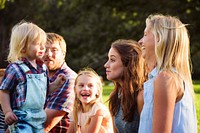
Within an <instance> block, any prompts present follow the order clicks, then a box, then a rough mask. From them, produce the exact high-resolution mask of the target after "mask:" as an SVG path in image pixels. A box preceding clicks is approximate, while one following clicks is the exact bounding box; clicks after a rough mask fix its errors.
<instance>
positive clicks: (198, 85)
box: [103, 81, 200, 133]
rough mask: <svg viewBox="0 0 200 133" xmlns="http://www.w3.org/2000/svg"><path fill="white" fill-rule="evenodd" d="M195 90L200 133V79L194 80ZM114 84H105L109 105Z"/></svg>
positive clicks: (106, 98) (104, 99) (104, 89)
mask: <svg viewBox="0 0 200 133" xmlns="http://www.w3.org/2000/svg"><path fill="white" fill-rule="evenodd" d="M193 83H194V91H195V106H196V113H197V124H198V133H200V81H194V82H193ZM113 88H114V87H113V86H112V85H109V83H106V85H104V86H103V101H104V102H105V104H106V105H107V106H108V102H106V101H107V100H108V98H109V95H110V93H111V91H112V90H113Z"/></svg>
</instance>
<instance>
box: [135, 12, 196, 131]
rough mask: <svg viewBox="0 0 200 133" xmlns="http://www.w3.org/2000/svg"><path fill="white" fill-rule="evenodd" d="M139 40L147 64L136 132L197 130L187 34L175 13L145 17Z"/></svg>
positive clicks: (184, 26) (184, 25)
mask: <svg viewBox="0 0 200 133" xmlns="http://www.w3.org/2000/svg"><path fill="white" fill-rule="evenodd" d="M139 43H140V44H141V45H142V49H143V51H142V53H143V57H144V58H145V60H146V62H147V65H148V68H149V70H150V71H151V72H150V74H149V80H148V81H147V82H145V83H144V106H143V110H142V113H141V117H140V126H139V133H152V132H153V133H161V132H162V133H197V121H196V112H195V107H194V100H193V98H192V95H193V93H194V91H193V86H192V79H191V71H190V47H189V45H190V44H189V35H188V31H187V29H186V24H183V23H182V22H181V21H180V20H179V19H178V18H177V17H173V16H167V15H166V16H165V15H162V14H156V15H150V16H148V17H147V19H146V28H145V30H144V36H143V37H142V38H141V39H140V41H139Z"/></svg>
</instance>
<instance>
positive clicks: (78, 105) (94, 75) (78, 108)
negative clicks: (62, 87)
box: [73, 67, 103, 123]
mask: <svg viewBox="0 0 200 133" xmlns="http://www.w3.org/2000/svg"><path fill="white" fill-rule="evenodd" d="M81 75H86V76H88V77H91V78H94V79H95V80H96V83H97V87H98V88H97V90H98V94H97V95H96V99H95V100H93V101H92V102H91V103H90V105H89V108H88V109H87V111H89V110H90V109H91V108H92V106H93V105H94V103H97V102H102V91H103V87H102V82H101V79H100V77H99V75H98V74H97V73H96V72H95V71H94V70H93V69H92V68H89V67H87V68H83V69H82V70H80V71H79V72H78V75H77V77H76V79H75V87H74V92H75V101H74V109H73V117H74V122H75V123H77V122H78V112H81V111H82V110H83V106H82V103H81V101H80V100H79V98H78V97H77V94H76V84H77V82H78V78H79V76H81Z"/></svg>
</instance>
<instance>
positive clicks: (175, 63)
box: [146, 14, 194, 93]
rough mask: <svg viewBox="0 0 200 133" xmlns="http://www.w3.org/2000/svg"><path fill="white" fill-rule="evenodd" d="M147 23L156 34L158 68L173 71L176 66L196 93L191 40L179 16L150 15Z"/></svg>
mask: <svg viewBox="0 0 200 133" xmlns="http://www.w3.org/2000/svg"><path fill="white" fill-rule="evenodd" d="M146 25H149V27H151V31H152V33H153V34H154V39H155V40H156V41H155V53H156V61H157V68H158V70H159V71H161V70H167V71H171V72H172V73H173V69H172V68H174V69H175V70H176V71H177V72H178V74H179V75H180V76H181V77H182V78H183V80H184V81H185V82H186V83H187V85H189V87H190V90H191V92H192V93H194V90H193V85H192V78H191V68H192V66H191V59H190V41H189V34H188V31H187V29H186V25H187V24H183V23H182V22H181V21H180V20H179V19H178V18H177V17H173V16H168V15H166V16H164V15H162V14H156V15H150V16H148V18H147V19H146Z"/></svg>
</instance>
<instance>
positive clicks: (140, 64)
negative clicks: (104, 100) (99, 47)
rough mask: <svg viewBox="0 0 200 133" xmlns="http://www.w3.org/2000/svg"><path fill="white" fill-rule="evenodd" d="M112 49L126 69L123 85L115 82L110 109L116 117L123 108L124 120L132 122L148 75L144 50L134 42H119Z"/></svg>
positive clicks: (110, 99) (114, 43)
mask: <svg viewBox="0 0 200 133" xmlns="http://www.w3.org/2000/svg"><path fill="white" fill-rule="evenodd" d="M111 47H112V48H114V49H115V50H116V51H117V52H118V54H119V55H120V57H121V61H122V63H123V65H124V66H125V67H124V70H123V75H122V77H121V85H120V84H119V82H117V81H113V83H114V86H115V87H114V91H113V92H112V93H111V95H110V98H109V109H110V112H111V114H112V116H114V115H116V113H117V112H118V110H119V106H121V107H122V110H123V119H124V120H125V121H128V122H131V121H132V120H133V117H134V111H135V110H136V109H137V101H136V98H137V95H138V92H139V91H140V90H141V89H142V88H143V83H144V81H145V80H146V75H147V74H146V70H147V69H146V68H145V63H144V59H143V58H142V50H141V47H140V45H139V44H138V43H137V42H136V41H134V40H117V41H115V42H113V43H112V45H111Z"/></svg>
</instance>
